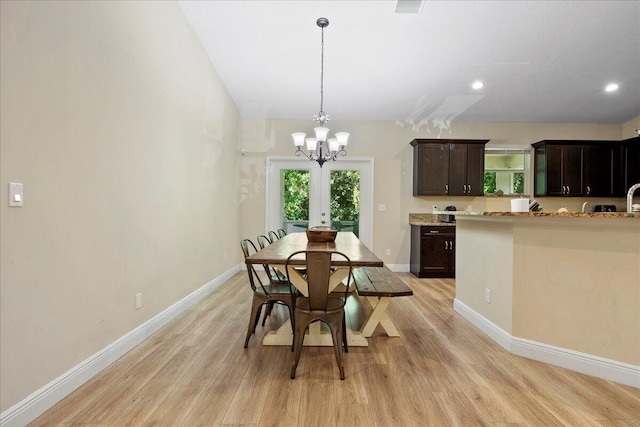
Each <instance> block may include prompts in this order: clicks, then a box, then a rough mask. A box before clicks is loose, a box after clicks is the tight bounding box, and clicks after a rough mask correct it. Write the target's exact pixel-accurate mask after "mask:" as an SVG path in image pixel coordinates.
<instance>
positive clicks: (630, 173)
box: [621, 136, 640, 195]
mask: <svg viewBox="0 0 640 427" xmlns="http://www.w3.org/2000/svg"><path fill="white" fill-rule="evenodd" d="M622 150H623V156H622V157H623V165H622V172H623V174H622V175H623V183H624V185H623V186H622V187H621V189H622V192H623V195H626V194H627V191H629V188H631V186H632V185H633V184H637V183H639V182H640V136H636V137H635V138H630V139H625V140H624V141H622Z"/></svg>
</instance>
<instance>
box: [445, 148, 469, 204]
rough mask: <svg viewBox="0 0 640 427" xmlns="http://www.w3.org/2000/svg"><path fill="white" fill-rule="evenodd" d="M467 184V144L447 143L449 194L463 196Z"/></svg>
mask: <svg viewBox="0 0 640 427" xmlns="http://www.w3.org/2000/svg"><path fill="white" fill-rule="evenodd" d="M466 186H467V144H457V143H455V142H452V143H451V144H449V193H448V194H449V195H450V196H465V195H466V188H467V187H466Z"/></svg>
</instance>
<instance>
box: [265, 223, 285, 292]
mask: <svg viewBox="0 0 640 427" xmlns="http://www.w3.org/2000/svg"><path fill="white" fill-rule="evenodd" d="M271 243H273V241H272V240H271V239H270V238H269V237H267V236H265V235H264V234H261V235H259V236H258V245H259V246H260V249H264V248H266V247H267V246H269V245H270V244H271ZM262 266H263V267H264V271H265V273H267V277H268V278H269V281H270V282H271V283H276V282H280V283H286V282H287V277H286V276H285V275H284V274H283V273H281V272H280V271H278V269H277V268H275V267H271V266H270V265H269V264H262Z"/></svg>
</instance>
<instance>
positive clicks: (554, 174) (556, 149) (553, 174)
mask: <svg viewBox="0 0 640 427" xmlns="http://www.w3.org/2000/svg"><path fill="white" fill-rule="evenodd" d="M546 153H547V164H546V167H547V170H546V175H547V195H548V196H564V189H563V184H562V169H563V167H562V147H561V146H559V145H548V146H547V148H546Z"/></svg>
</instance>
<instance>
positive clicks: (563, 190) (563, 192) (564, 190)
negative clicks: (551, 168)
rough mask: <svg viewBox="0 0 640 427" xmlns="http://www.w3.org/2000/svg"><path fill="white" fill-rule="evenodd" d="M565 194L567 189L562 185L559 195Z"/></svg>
mask: <svg viewBox="0 0 640 427" xmlns="http://www.w3.org/2000/svg"><path fill="white" fill-rule="evenodd" d="M566 193H567V187H565V186H564V185H563V186H562V192H561V194H566Z"/></svg>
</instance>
